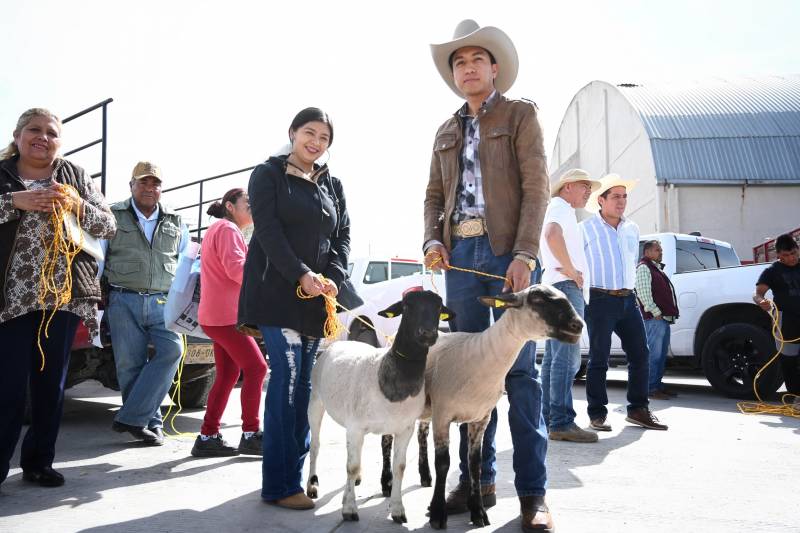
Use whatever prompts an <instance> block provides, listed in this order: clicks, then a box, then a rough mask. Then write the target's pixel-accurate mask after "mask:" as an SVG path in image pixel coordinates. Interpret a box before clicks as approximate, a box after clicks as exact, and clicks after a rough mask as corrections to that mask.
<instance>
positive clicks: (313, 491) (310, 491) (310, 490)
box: [306, 486, 317, 499]
mask: <svg viewBox="0 0 800 533" xmlns="http://www.w3.org/2000/svg"><path fill="white" fill-rule="evenodd" d="M306 496H308V497H309V498H314V499H316V498H317V487H311V486H309V487H307V488H306Z"/></svg>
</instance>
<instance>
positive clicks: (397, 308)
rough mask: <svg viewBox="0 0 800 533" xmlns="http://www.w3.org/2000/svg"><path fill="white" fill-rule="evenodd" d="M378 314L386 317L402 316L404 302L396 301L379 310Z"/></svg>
mask: <svg viewBox="0 0 800 533" xmlns="http://www.w3.org/2000/svg"><path fill="white" fill-rule="evenodd" d="M378 314H379V315H380V316H382V317H384V318H394V317H396V316H400V315H402V314H403V302H402V301H399V302H395V303H393V304H392V305H390V306H389V307H387V308H386V309H384V310H383V311H379V312H378Z"/></svg>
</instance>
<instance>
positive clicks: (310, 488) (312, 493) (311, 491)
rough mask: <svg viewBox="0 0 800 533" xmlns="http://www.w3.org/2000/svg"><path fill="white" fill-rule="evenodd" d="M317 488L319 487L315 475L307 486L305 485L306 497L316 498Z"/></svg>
mask: <svg viewBox="0 0 800 533" xmlns="http://www.w3.org/2000/svg"><path fill="white" fill-rule="evenodd" d="M318 487H319V478H318V477H317V476H316V475H313V476H311V477H310V478H309V480H308V485H306V495H307V496H308V497H309V498H316V497H317V492H318Z"/></svg>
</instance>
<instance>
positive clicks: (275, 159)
mask: <svg viewBox="0 0 800 533" xmlns="http://www.w3.org/2000/svg"><path fill="white" fill-rule="evenodd" d="M288 159H289V154H286V155H277V156H275V155H274V156H272V157H270V158H269V159H268V160H267V162H270V163H272V164H274V165H278V166H279V167H280V168H281V169H282V170H283V173H284V174H286V167H288V166H289V163H287V160H288ZM329 174H330V172H329V171H328V163H325V164H324V165H322V166H320V165H318V164H316V163H314V172H312V173H311V175H312V176H316V177H317V181H316V182H313V181H312V183H319V180H320V178H323V177H326V176H328V175H329ZM288 175H289V176H293V177H295V178H298V179H303V178H301V177H300V176H295V175H294V174H288ZM304 181H307V180H304Z"/></svg>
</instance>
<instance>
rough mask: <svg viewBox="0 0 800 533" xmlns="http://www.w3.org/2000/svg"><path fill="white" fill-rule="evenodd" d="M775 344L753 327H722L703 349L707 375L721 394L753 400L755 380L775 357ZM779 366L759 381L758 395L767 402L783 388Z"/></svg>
mask: <svg viewBox="0 0 800 533" xmlns="http://www.w3.org/2000/svg"><path fill="white" fill-rule="evenodd" d="M775 351H776V350H775V342H774V341H773V339H772V337H771V336H770V334H769V333H768V332H767V331H765V330H764V329H762V328H760V327H758V326H754V325H752V324H745V323H736V324H728V325H725V326H722V327H721V328H719V329H717V330H716V331H714V332H713V333H712V334H711V335H709V337H708V339H706V342H705V345H704V346H703V356H702V360H703V372H704V373H705V375H706V378H707V379H708V382H709V383H711V386H712V387H714V389H715V390H716V391H717V392H720V393H721V394H724V395H725V396H728V397H730V398H739V399H753V398H755V394H754V392H753V379H754V378H755V376H756V373H758V371H759V369H761V367H762V366H764V364H766V362H767V361H769V360H770V359H771V358H772V356H773V355H774V354H775ZM782 382H783V377H782V376H781V372H780V368H779V365H778V363H777V361H776V362H773V363H772V364H771V365H770V366H769V368H768V369H767V370H766V371H765V372H763V373H762V374H761V377H759V378H758V393H759V395H760V396H761V397H762V398H764V399H766V398H769V397H771V396H773V395H774V394H775V391H777V390H778V388H779V387H780V386H781V383H782Z"/></svg>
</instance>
